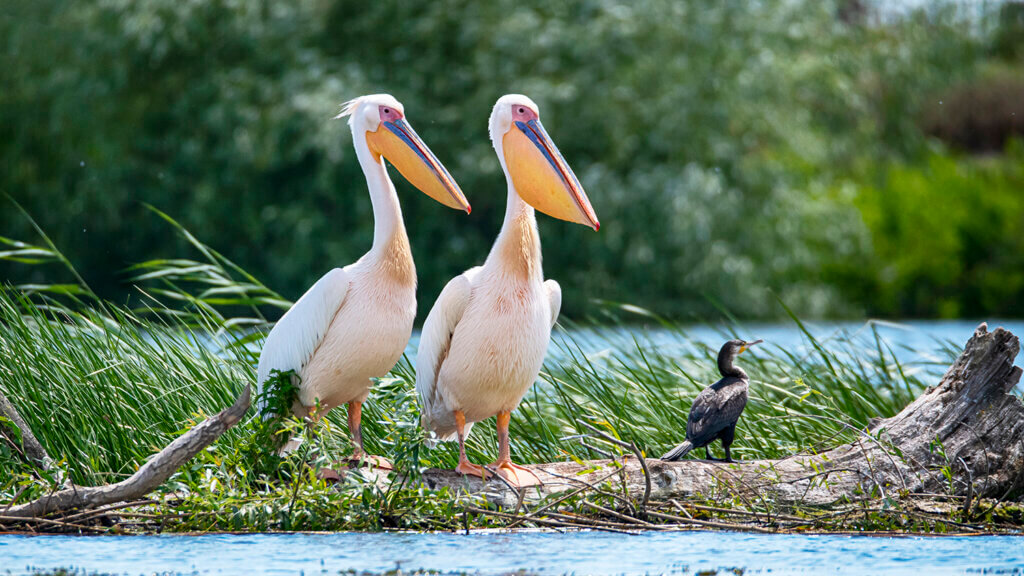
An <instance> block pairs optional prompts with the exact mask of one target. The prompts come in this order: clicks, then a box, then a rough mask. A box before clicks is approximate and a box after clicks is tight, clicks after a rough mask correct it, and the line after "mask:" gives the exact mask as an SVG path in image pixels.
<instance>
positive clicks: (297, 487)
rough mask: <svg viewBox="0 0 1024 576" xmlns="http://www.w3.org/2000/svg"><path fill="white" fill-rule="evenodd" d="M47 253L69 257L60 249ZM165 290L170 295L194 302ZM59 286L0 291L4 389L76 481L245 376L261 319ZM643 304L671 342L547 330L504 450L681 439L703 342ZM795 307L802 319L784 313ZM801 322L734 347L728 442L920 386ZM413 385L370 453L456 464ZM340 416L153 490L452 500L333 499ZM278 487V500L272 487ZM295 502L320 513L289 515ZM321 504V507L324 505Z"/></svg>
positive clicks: (755, 447)
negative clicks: (802, 343)
mask: <svg viewBox="0 0 1024 576" xmlns="http://www.w3.org/2000/svg"><path fill="white" fill-rule="evenodd" d="M196 244H197V249H199V250H200V251H205V250H207V247H206V246H205V245H203V244H202V243H200V242H199V241H198V240H196ZM53 257H54V258H57V259H60V260H62V261H66V259H65V258H63V256H62V255H61V254H60V253H59V252H57V253H54V254H53ZM172 268H173V266H172ZM236 272H237V274H238V275H240V276H243V277H245V278H249V275H248V274H246V273H245V272H244V271H241V270H239V271H236ZM221 273H222V274H228V272H227V271H224V270H221ZM223 277H227V276H223ZM250 283H251V281H250V280H248V279H246V280H244V281H243V282H242V284H243V285H246V284H250ZM169 286H173V284H170V285H169ZM82 290H83V291H87V288H85V287H84V286H82ZM166 290H168V291H170V290H172V288H167V289H166ZM178 290H179V297H177V298H173V299H172V301H175V302H183V301H184V302H197V299H196V298H194V297H193V296H191V295H190V294H189V293H188V292H185V291H182V290H180V289H178ZM229 292H230V291H229ZM60 296H62V292H60V291H58V292H57V294H56V295H55V294H52V293H50V292H47V291H46V290H42V291H37V292H35V293H34V294H33V295H27V294H26V293H25V292H23V291H19V290H16V289H13V288H5V289H2V290H0V351H2V352H0V375H2V376H3V377H2V378H0V389H2V391H3V392H4V393H5V394H6V395H7V396H8V397H9V398H11V399H13V400H14V401H15V402H16V403H17V404H18V407H19V410H20V411H21V412H22V415H23V416H24V418H25V419H26V421H27V422H28V423H29V425H30V426H31V427H32V429H33V430H34V431H35V432H36V434H37V436H38V437H39V438H40V440H41V441H42V442H43V444H44V445H45V446H46V447H47V448H48V450H49V451H50V453H51V455H53V456H54V457H55V458H57V459H59V460H61V461H62V464H61V465H60V469H61V470H66V471H67V472H68V473H69V474H70V477H71V478H72V480H74V481H75V482H78V483H84V484H90V483H99V482H110V481H114V480H117V479H120V478H122V477H124V476H125V475H127V474H129V473H131V472H133V471H134V470H135V469H137V467H138V466H139V465H140V464H141V463H142V462H143V460H144V459H145V458H146V457H148V456H149V455H150V454H151V453H152V452H154V451H155V450H157V449H159V448H160V447H162V446H163V445H165V444H166V443H167V442H169V441H170V440H172V439H173V438H174V437H176V436H177V435H179V434H181V433H182V432H183V431H184V430H186V429H188V428H189V427H191V426H193V425H194V424H195V423H196V422H198V421H199V420H200V419H201V418H203V417H204V416H205V414H208V413H212V412H213V411H215V410H218V409H220V408H221V407H223V406H226V405H228V404H229V403H230V402H231V400H232V398H233V397H234V395H235V394H236V393H237V391H238V390H239V389H240V387H241V386H242V385H243V384H244V383H246V382H252V380H253V370H252V366H253V364H255V360H256V358H255V351H256V350H258V349H259V347H260V346H261V345H262V335H263V332H256V333H255V334H254V333H252V332H250V331H249V328H248V327H249V326H250V325H252V324H254V323H255V321H254V320H252V319H245V318H238V317H226V316H224V315H223V314H213V313H211V312H210V311H209V308H208V306H207V305H205V304H202V305H195V306H194V307H192V308H188V309H182V308H174V309H171V308H166V307H161V305H160V304H159V302H157V301H156V300H152V301H151V305H150V306H149V308H148V309H147V310H146V311H145V313H143V312H139V311H130V310H127V309H125V308H123V307H119V306H115V305H112V304H109V303H106V304H101V303H99V301H98V299H96V298H95V296H94V295H90V296H89V302H91V303H86V302H84V301H82V300H78V299H76V300H74V301H73V302H72V303H71V304H64V303H62V302H61V301H60V300H59V299H58V297H60ZM234 304H235V303H234V302H228V305H234ZM628 310H631V311H637V310H638V309H636V308H635V307H629V308H628ZM609 312H612V311H609ZM644 314H645V317H646V318H648V319H654V320H656V321H657V322H658V325H659V326H661V329H663V330H671V331H672V333H673V334H674V335H675V336H676V337H677V341H678V349H677V350H674V351H672V352H668V351H666V349H665V348H664V347H659V346H655V345H653V344H652V343H649V342H647V341H646V338H645V336H644V333H643V332H642V331H635V330H634V331H629V330H623V329H607V328H606V329H601V328H596V327H595V328H575V329H574V330H573V331H572V332H566V333H562V334H560V335H558V336H557V337H556V343H557V345H558V346H559V348H560V354H559V355H558V356H556V357H555V358H556V359H555V360H552V361H549V362H548V364H547V365H546V367H545V369H544V372H543V373H542V375H541V382H539V383H538V384H537V385H536V386H534V388H533V390H532V392H531V393H530V395H529V396H528V397H527V398H526V399H525V400H524V402H523V404H522V406H521V407H520V409H519V410H518V411H517V412H516V417H515V418H514V419H513V427H512V432H513V434H512V437H513V445H512V449H513V454H514V457H515V458H516V459H518V460H520V461H523V462H527V463H529V462H547V461H554V460H559V459H563V458H575V459H585V458H590V457H594V456H599V455H601V453H600V452H594V451H593V449H592V448H591V447H590V446H589V445H587V444H586V443H584V442H576V441H572V439H578V438H581V437H584V436H586V435H587V434H588V429H587V427H586V426H584V425H583V423H584V422H587V423H596V424H598V425H600V426H602V427H604V428H606V429H607V430H609V431H611V432H613V433H614V434H615V435H616V436H618V437H620V438H624V439H627V440H630V441H633V442H635V443H636V444H637V445H638V446H640V447H641V449H643V450H645V451H646V452H648V453H649V454H655V453H660V451H661V450H664V449H665V448H667V447H668V446H671V445H672V444H674V443H675V442H676V441H677V440H678V438H679V436H680V434H681V431H682V430H684V429H685V423H686V417H687V406H689V404H690V403H691V402H692V399H693V397H694V396H695V395H696V394H697V392H699V391H700V389H701V388H703V386H705V385H706V384H707V383H708V382H711V381H713V380H714V379H716V378H717V376H716V373H715V363H714V357H715V351H714V350H711V349H708V348H705V347H703V346H698V345H696V344H695V343H694V342H692V341H691V340H690V339H689V338H688V337H687V335H686V333H685V331H684V330H683V329H682V328H680V327H678V326H675V325H673V324H671V323H669V322H667V321H664V320H658V319H657V317H656V316H654V315H653V314H652V313H650V312H644ZM794 321H796V322H798V323H799V320H797V319H796V317H795V316H794ZM801 326H802V325H801ZM726 335H727V334H725V333H723V337H725V336H726ZM805 335H806V337H807V339H808V342H809V343H810V344H811V347H812V349H813V350H814V353H813V354H811V355H809V356H796V355H795V354H793V353H792V352H791V351H787V350H783V349H781V348H771V347H768V348H765V349H763V350H759V351H758V352H757V354H756V355H751V356H749V357H748V356H744V363H745V365H746V366H747V369H748V371H750V372H751V373H752V374H753V375H754V381H753V386H752V400H751V403H750V406H749V407H748V409H747V412H746V413H745V415H744V417H743V419H742V420H741V425H740V434H739V438H738V441H737V443H736V445H735V450H736V453H737V454H738V455H740V456H741V457H744V458H753V457H776V456H780V455H784V454H789V453H793V452H797V451H802V450H812V451H813V450H817V449H818V448H820V447H822V446H824V445H827V444H829V443H834V442H837V441H839V440H841V439H843V438H849V437H851V434H855V433H856V430H858V429H862V428H863V427H864V426H865V425H866V424H867V422H868V420H869V419H870V418H873V417H876V416H889V415H892V414H894V413H895V412H896V411H897V410H898V409H899V408H900V407H902V406H903V405H904V404H906V403H907V402H908V401H909V400H910V399H912V398H913V397H914V396H915V395H916V393H917V392H918V391H919V390H920V389H921V388H922V383H921V381H920V380H919V379H918V378H919V376H918V372H917V369H916V368H911V367H904V366H901V365H900V364H898V363H897V362H896V360H895V357H894V355H893V354H892V352H891V350H889V348H888V345H887V344H886V343H885V342H883V341H882V340H881V339H880V338H879V337H878V335H877V333H874V342H873V343H871V345H870V346H865V345H864V344H863V343H862V342H861V341H859V340H857V339H855V338H854V337H853V336H851V335H846V334H838V335H836V336H835V337H834V338H832V339H830V340H829V341H828V342H819V341H817V340H815V339H814V337H813V336H812V335H811V334H810V333H808V332H805ZM584 343H585V344H586V345H585V346H584ZM584 349H596V350H600V351H599V352H597V353H584V352H583V350H584ZM413 382H414V376H413V373H412V369H411V366H410V364H409V362H408V361H407V360H403V361H402V362H400V363H399V365H398V366H397V367H396V369H395V370H394V371H393V372H392V374H391V375H390V376H389V377H387V378H383V379H381V380H380V381H379V382H378V383H377V385H376V386H375V387H374V389H373V393H372V394H371V397H370V400H369V402H368V403H367V405H366V410H365V412H364V419H363V422H364V438H365V440H366V447H367V449H368V450H369V451H370V452H371V453H375V454H381V455H384V456H387V457H390V458H392V459H393V461H394V462H395V464H396V468H397V469H398V470H400V471H402V472H403V475H404V477H406V478H415V477H416V475H417V474H418V472H419V471H420V470H421V469H423V468H424V467H428V466H442V467H452V466H454V465H455V463H456V462H457V457H458V456H457V450H456V447H455V446H454V445H452V444H450V443H449V444H446V445H443V446H442V447H440V448H438V449H435V450H430V451H426V450H425V449H424V446H423V431H422V429H420V427H419V421H420V419H419V414H418V407H417V402H416V391H415V387H414V384H413ZM274 384H276V385H274ZM294 386H295V383H294V381H293V374H291V373H286V374H278V375H277V378H276V379H275V381H274V383H272V385H271V386H268V388H267V392H266V393H265V394H264V395H263V396H262V397H261V400H262V401H265V402H267V403H268V404H269V405H270V406H271V408H272V410H273V411H275V412H277V413H279V414H289V413H290V408H291V405H292V402H293V399H294V392H295V390H294ZM339 412H340V411H333V412H331V413H330V414H328V415H327V417H326V418H324V420H323V421H322V422H323V425H322V426H320V427H316V428H315V429H314V428H310V427H308V426H307V425H306V423H304V422H302V421H300V420H298V419H295V418H291V417H289V418H284V419H281V418H277V419H270V420H264V419H262V418H260V417H258V416H253V417H251V418H249V419H248V420H247V421H245V422H244V423H243V424H241V425H239V426H237V427H236V428H234V429H232V430H231V431H229V432H228V433H227V434H225V436H224V437H222V438H221V439H220V440H219V441H218V443H217V445H216V446H215V447H213V448H211V449H209V450H207V451H205V452H203V453H202V454H201V455H200V456H198V457H197V458H195V459H194V460H193V461H192V462H190V463H189V464H188V465H186V466H185V467H183V468H182V469H181V470H179V472H178V473H177V474H176V475H175V476H174V477H173V478H172V480H171V481H170V482H169V483H168V484H167V485H166V486H165V490H166V491H168V492H173V493H174V494H176V495H186V496H185V498H184V500H183V501H182V502H181V503H179V504H176V506H179V508H177V511H178V512H179V513H181V514H185V516H187V517H188V518H193V517H194V519H195V522H192V521H189V522H185V523H184V524H183V525H182V527H183V528H201V527H205V528H212V527H214V526H218V527H221V528H222V529H224V528H232V529H233V528H234V527H237V526H250V527H260V528H261V529H262V528H266V527H276V528H283V529H299V528H301V529H304V530H305V529H321V528H326V527H334V528H338V527H359V528H381V527H391V526H419V527H423V526H424V525H427V524H429V522H428V521H427V520H425V518H428V517H430V513H429V510H427V509H424V508H422V507H423V506H425V507H427V508H430V507H435V506H441V507H443V506H454V505H455V504H453V503H452V501H451V498H447V499H446V498H445V497H444V496H443V495H442V496H436V499H435V496H431V497H430V498H427V499H426V501H425V503H418V502H419V500H418V496H416V494H412V493H410V490H412V491H413V492H417V493H418V491H419V490H420V488H412V487H403V486H397V487H395V486H392V487H391V488H388V489H384V488H381V487H379V486H376V485H373V484H367V483H366V482H361V481H358V478H357V477H356V476H357V475H351V476H352V480H351V481H350V480H348V479H347V480H346V487H345V489H344V490H343V491H342V492H343V493H344V494H347V495H348V496H345V497H344V498H343V500H344V502H345V503H344V504H343V503H340V502H339V501H337V498H336V497H335V496H332V494H334V493H333V492H331V491H330V490H328V488H327V486H326V485H325V484H324V483H323V482H321V481H319V480H317V479H316V477H315V470H316V469H317V468H319V467H324V466H330V465H332V464H331V463H332V462H335V461H337V459H338V457H339V456H340V455H341V454H343V453H344V452H346V451H347V450H348V446H347V444H348V443H347V435H346V434H344V431H345V423H344V421H343V417H342V415H341V414H340V413H339ZM290 436H295V437H298V438H300V439H301V440H302V442H301V443H300V448H299V449H298V450H295V451H293V452H291V453H289V454H288V455H287V456H284V457H282V456H279V455H278V454H277V449H278V448H279V446H280V445H281V440H282V439H283V438H285V437H290ZM495 447H496V438H495V432H494V427H493V425H487V424H482V425H480V426H477V427H476V428H474V434H473V436H472V437H471V438H470V441H469V443H468V452H469V455H470V458H472V459H473V460H475V461H478V462H488V461H490V460H492V459H493V458H494V457H495V456H496V454H495ZM0 458H2V459H4V460H5V462H3V463H4V464H5V465H4V466H0V493H5V494H7V495H8V496H9V497H12V496H13V494H14V492H15V491H17V490H20V488H19V487H25V486H27V487H29V488H31V490H30V491H29V492H27V493H26V494H25V495H24V496H25V497H29V496H31V495H33V494H38V493H41V492H42V491H44V490H46V489H47V486H48V485H49V484H48V483H49V482H52V481H53V478H52V477H43V478H42V479H41V481H39V482H35V481H33V480H32V479H31V474H32V473H34V472H35V471H32V470H25V469H24V468H23V467H22V465H21V464H19V463H17V462H15V461H13V460H14V457H13V455H12V454H10V453H6V452H5V453H0ZM36 475H37V476H38V474H36ZM51 476H52V475H51ZM288 490H291V492H290V493H291V494H292V500H291V503H287V500H282V499H281V498H282V495H283V494H285V493H288ZM367 491H369V492H367ZM300 504H302V505H303V506H306V505H308V506H311V507H312V508H313V509H314V510H316V513H315V514H312V513H311V514H312V515H305V513H303V514H302V515H296V514H298V513H297V512H296V514H293V511H294V510H298V508H297V507H298V506H299V505H300ZM356 504H358V505H359V506H367V507H377V508H380V507H382V506H383V508H380V509H383V510H385V512H381V513H380V514H378V515H377V516H375V517H374V518H375V519H372V520H364V521H363V522H364V523H359V522H357V520H356V519H357V518H362V517H363V516H360V515H358V514H355V513H348V512H346V515H342V516H339V515H338V514H339V513H340V511H341V510H342V509H344V510H348V508H346V507H350V506H354V505H356ZM318 507H320V508H318ZM431 509H432V508H431ZM327 513H331V517H332V518H334V520H330V521H328V520H324V519H323V518H321V514H327ZM392 515H393V516H394V518H392ZM388 518H392V519H390V520H389V519H388ZM322 522H326V524H323V523H322ZM374 523H376V524H374ZM424 523H427V524H424Z"/></svg>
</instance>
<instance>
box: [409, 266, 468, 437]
mask: <svg viewBox="0 0 1024 576" xmlns="http://www.w3.org/2000/svg"><path fill="white" fill-rule="evenodd" d="M479 270H480V267H479V266H477V267H476V268H471V269H470V270H467V271H466V272H464V273H463V274H461V275H459V276H456V277H455V278H453V279H452V280H451V281H450V282H448V285H447V286H445V287H444V290H442V291H441V295H440V296H438V297H437V302H434V307H433V308H431V309H430V314H428V315H427V319H426V321H425V322H424V323H423V330H422V332H421V333H420V345H419V349H418V350H417V351H416V391H417V392H418V393H419V396H420V408H421V410H422V412H421V413H422V418H423V428H424V429H425V430H428V431H429V430H434V431H435V432H437V433H438V436H440V437H441V439H442V440H447V439H448V437H449V436H451V435H452V434H454V429H453V428H452V426H454V421H453V422H452V423H448V422H447V420H449V419H451V418H452V415H451V414H447V409H446V408H445V406H444V401H443V400H442V398H441V394H440V390H439V389H438V386H437V384H438V382H437V375H438V374H439V373H440V372H441V365H442V364H444V360H445V358H447V357H448V349H449V347H450V346H451V343H452V336H453V335H454V334H455V327H456V326H458V324H459V321H460V320H462V314H463V313H464V312H465V311H466V307H467V306H468V305H469V300H470V296H471V295H472V293H473V282H472V280H473V277H474V276H476V273H477V272H478V271H479ZM439 425H440V426H439Z"/></svg>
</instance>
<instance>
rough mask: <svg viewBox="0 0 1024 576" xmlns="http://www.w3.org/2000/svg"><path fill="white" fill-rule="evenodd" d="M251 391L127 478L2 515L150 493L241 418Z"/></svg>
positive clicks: (51, 497) (27, 515)
mask: <svg viewBox="0 0 1024 576" xmlns="http://www.w3.org/2000/svg"><path fill="white" fill-rule="evenodd" d="M251 395H252V391H251V387H250V386H249V385H246V386H245V389H244V390H242V393H241V394H240V395H239V396H238V398H237V399H236V400H235V403H234V404H232V405H231V406H230V407H228V408H226V409H224V410H222V411H221V412H219V413H218V414H216V415H214V416H212V417H210V418H207V419H206V420H204V421H203V422H201V423H200V424H198V425H196V426H195V427H193V428H192V429H191V430H189V431H188V432H186V433H185V434H183V435H181V436H179V437H178V438H176V439H175V440H174V441H173V442H171V443H170V444H168V445H167V446H166V447H165V448H164V449H163V450H161V451H160V452H157V453H156V454H155V455H153V457H152V458H150V459H149V460H148V461H147V462H146V463H145V464H143V465H142V466H141V467H140V468H139V469H138V470H137V471H136V472H135V474H132V475H131V476H130V477H128V478H127V479H125V480H122V481H121V482H118V483H116V484H108V485H106V486H72V487H70V488H66V489H64V490H60V491H57V492H54V493H53V494H48V495H46V496H43V497H42V498H39V499H37V500H34V501H32V502H28V503H25V504H20V505H18V506H12V507H10V508H8V509H6V510H4V511H3V517H4V518H3V519H4V520H8V521H9V520H11V519H13V518H38V517H41V516H45V515H48V514H55V513H58V512H66V511H68V510H75V509H88V508H95V507H97V506H105V505H107V504H114V503H117V502H125V501H128V500H137V499H139V498H141V497H143V496H145V495H146V494H149V493H150V492H152V491H153V490H155V489H156V488H157V487H158V486H160V485H161V484H163V483H164V482H166V481H167V479H168V478H170V477H171V475H172V474H174V472H175V471H176V470H177V469H178V468H179V467H180V466H181V465H182V464H184V463H185V462H187V461H188V460H189V459H191V458H192V457H193V456H195V455H196V454H198V453H199V452H200V451H201V450H203V449H204V448H206V447H207V446H209V445H210V444H212V443H213V442H214V441H215V440H216V439H217V438H220V436H221V434H223V433H224V432H226V431H227V430H228V429H229V428H231V427H232V426H234V425H235V424H237V423H238V422H239V421H241V419H242V416H244V415H245V412H246V411H247V410H248V409H249V404H250V400H251ZM23 430H27V427H25V428H23Z"/></svg>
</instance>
